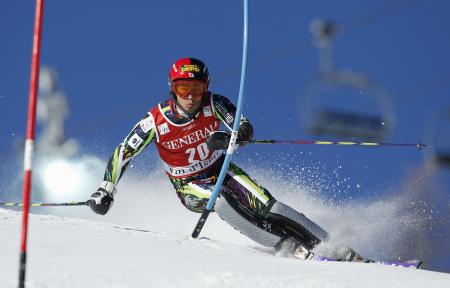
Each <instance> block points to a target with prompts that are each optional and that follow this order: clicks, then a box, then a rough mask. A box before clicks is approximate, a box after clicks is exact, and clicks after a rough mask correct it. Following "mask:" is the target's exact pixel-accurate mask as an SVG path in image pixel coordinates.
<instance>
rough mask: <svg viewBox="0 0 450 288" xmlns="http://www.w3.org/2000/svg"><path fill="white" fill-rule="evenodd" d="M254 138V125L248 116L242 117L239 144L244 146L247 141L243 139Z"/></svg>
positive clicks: (238, 137)
mask: <svg viewBox="0 0 450 288" xmlns="http://www.w3.org/2000/svg"><path fill="white" fill-rule="evenodd" d="M252 139H253V126H252V124H250V122H248V120H247V119H246V118H242V120H241V123H240V125H239V132H238V136H237V140H238V141H237V142H238V144H239V146H241V147H242V146H244V145H245V143H242V142H241V141H245V140H252Z"/></svg>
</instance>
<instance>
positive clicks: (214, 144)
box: [206, 131, 231, 151]
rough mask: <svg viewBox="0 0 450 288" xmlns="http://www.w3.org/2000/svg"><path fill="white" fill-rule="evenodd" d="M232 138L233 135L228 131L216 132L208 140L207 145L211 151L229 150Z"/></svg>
mask: <svg viewBox="0 0 450 288" xmlns="http://www.w3.org/2000/svg"><path fill="white" fill-rule="evenodd" d="M230 138H231V133H230V132H228V131H214V132H212V133H211V134H209V136H208V139H206V145H207V146H208V149H209V150H210V151H214V150H223V149H227V148H228V143H230Z"/></svg>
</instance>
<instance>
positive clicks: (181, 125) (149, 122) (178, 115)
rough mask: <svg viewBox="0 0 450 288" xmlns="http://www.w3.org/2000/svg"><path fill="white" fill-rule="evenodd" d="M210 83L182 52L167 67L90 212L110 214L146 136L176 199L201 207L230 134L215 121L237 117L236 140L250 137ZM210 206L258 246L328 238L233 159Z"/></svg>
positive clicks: (309, 243) (301, 249)
mask: <svg viewBox="0 0 450 288" xmlns="http://www.w3.org/2000/svg"><path fill="white" fill-rule="evenodd" d="M209 83H210V78H209V73H208V69H207V67H206V65H205V64H204V63H203V62H202V61H200V60H198V59H194V58H183V59H180V60H178V61H176V62H175V63H174V64H173V65H172V66H171V69H170V72H169V87H170V98H169V99H168V100H166V101H164V102H161V103H159V104H158V105H157V106H155V107H154V108H152V109H151V110H150V111H149V112H148V113H147V114H146V115H145V117H144V118H143V119H141V120H140V121H139V122H138V123H137V124H136V125H135V126H134V127H133V129H132V130H131V132H130V133H129V134H128V136H127V137H126V138H125V139H124V141H123V142H122V143H121V144H119V146H117V148H116V149H115V150H114V153H113V154H112V155H111V157H110V159H109V162H108V165H107V167H106V171H105V174H104V179H103V182H102V183H101V184H100V187H99V188H98V190H97V191H96V192H95V193H93V194H92V195H91V198H90V200H89V205H90V208H91V209H92V210H93V211H94V212H95V213H98V214H102V215H104V214H106V213H107V212H108V210H109V209H110V208H111V206H112V204H113V202H114V195H115V194H116V193H117V189H116V186H117V183H118V182H119V180H120V179H121V177H122V176H123V174H124V172H125V170H126V168H127V166H128V165H129V163H130V160H131V159H132V158H133V157H134V156H136V155H137V154H139V153H140V152H141V151H142V150H144V148H146V147H147V146H148V145H149V144H150V143H151V142H154V143H155V144H156V148H157V149H158V152H159V155H160V157H161V160H162V162H163V163H164V166H165V169H166V173H167V175H168V176H169V179H170V181H171V182H172V184H173V186H174V188H175V191H176V193H177V195H178V197H179V199H180V200H181V203H182V204H183V205H184V206H185V207H186V208H187V209H189V210H191V211H193V212H197V213H201V212H202V211H203V210H204V209H205V207H206V204H207V202H208V199H209V197H210V195H211V193H212V191H213V189H214V185H215V181H216V179H217V177H218V174H219V172H220V169H221V166H222V162H223V160H224V149H226V148H227V147H228V143H229V140H230V132H228V131H221V130H220V128H221V125H222V126H223V127H224V128H225V129H227V130H229V131H230V130H232V129H231V128H230V127H232V126H233V123H234V121H239V122H240V128H239V133H238V141H240V140H251V139H252V137H253V127H252V125H251V124H250V122H249V121H248V119H246V118H244V117H239V115H235V112H236V108H235V106H234V105H233V104H232V103H231V102H230V100H228V99H227V98H226V97H224V96H221V95H219V94H216V93H213V92H211V91H209V90H208V87H209ZM236 117H237V120H236ZM214 211H215V212H216V213H218V215H219V216H220V217H221V218H222V219H223V220H224V221H226V222H227V223H228V224H230V225H231V226H232V227H234V228H236V229H237V230H239V231H240V232H241V233H242V234H244V235H246V236H247V237H249V238H251V239H253V240H254V241H256V242H258V243H259V244H261V245H264V246H268V247H275V248H276V249H283V251H288V252H289V253H292V254H295V253H297V254H298V255H303V256H304V257H307V256H305V250H306V251H309V250H310V249H312V248H314V246H316V245H317V244H318V243H320V242H321V241H324V240H325V239H326V238H327V236H328V234H327V232H326V231H325V230H324V229H322V228H321V227H320V226H319V225H317V224H316V223H314V222H313V221H311V220H310V219H308V218H307V217H305V215H303V214H302V213H299V212H298V211H296V210H294V209H293V208H291V207H289V206H288V205H286V204H284V203H282V202H280V201H278V200H276V199H275V197H273V196H272V195H271V194H270V193H269V191H268V190H267V189H266V188H264V187H263V186H261V185H260V184H259V183H257V182H256V181H255V180H253V179H252V178H251V177H250V176H249V175H248V174H247V173H246V172H244V171H243V170H242V169H241V168H239V167H238V166H236V165H235V164H233V163H231V164H230V166H229V168H228V171H227V174H226V177H225V180H224V182H223V186H222V188H221V193H220V196H219V197H218V199H217V201H216V203H215V206H214ZM306 254H307V253H306Z"/></svg>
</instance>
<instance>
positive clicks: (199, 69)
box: [169, 58, 209, 89]
mask: <svg viewBox="0 0 450 288" xmlns="http://www.w3.org/2000/svg"><path fill="white" fill-rule="evenodd" d="M177 80H200V81H202V82H203V83H205V84H206V89H208V85H209V72H208V68H207V67H206V65H205V63H203V62H202V61H200V60H198V59H195V58H182V59H179V60H177V61H176V62H175V63H173V64H172V67H171V68H170V71H169V87H170V88H172V86H173V83H174V82H176V81H177Z"/></svg>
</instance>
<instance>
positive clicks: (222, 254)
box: [0, 209, 450, 288]
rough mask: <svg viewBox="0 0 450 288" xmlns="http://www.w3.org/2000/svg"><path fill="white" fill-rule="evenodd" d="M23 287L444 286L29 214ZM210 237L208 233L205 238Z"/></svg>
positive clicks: (10, 251)
mask: <svg viewBox="0 0 450 288" xmlns="http://www.w3.org/2000/svg"><path fill="white" fill-rule="evenodd" d="M0 219H1V221H0V233H1V235H2V245H1V247H2V250H3V251H2V253H1V254H2V257H1V261H0V271H2V273H0V283H3V284H2V285H1V287H16V286H17V271H18V259H19V257H18V256H19V227H20V220H21V214H20V213H19V212H15V211H8V210H5V209H0ZM30 220H31V221H30V239H29V240H30V241H29V247H28V250H29V254H28V266H27V281H28V282H27V287H34V288H44V287H59V288H64V287H96V288H97V287H199V286H200V287H271V288H275V287H321V288H323V287H398V288H399V287H408V288H411V287H426V286H428V287H434V288H437V287H450V275H449V274H446V273H438V272H431V271H425V270H414V269H407V268H400V267H391V266H384V265H378V264H359V263H331V262H327V263H325V262H311V261H302V260H298V259H291V258H282V257H277V256H276V255H273V253H272V251H271V250H270V249H266V248H262V247H257V245H256V244H254V245H236V244H233V243H229V242H227V241H222V240H221V239H217V238H213V235H204V236H203V237H201V238H200V239H198V240H195V239H192V238H190V237H189V236H188V235H186V234H179V233H169V232H157V231H153V230H151V229H148V228H147V229H146V228H133V227H129V226H123V225H116V224H111V223H106V222H98V221H92V220H83V219H74V218H67V217H59V216H49V215H35V214H33V215H31V218H30ZM203 234H209V233H203Z"/></svg>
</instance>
